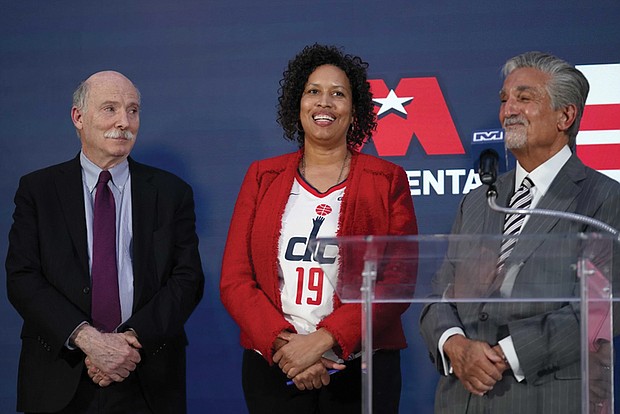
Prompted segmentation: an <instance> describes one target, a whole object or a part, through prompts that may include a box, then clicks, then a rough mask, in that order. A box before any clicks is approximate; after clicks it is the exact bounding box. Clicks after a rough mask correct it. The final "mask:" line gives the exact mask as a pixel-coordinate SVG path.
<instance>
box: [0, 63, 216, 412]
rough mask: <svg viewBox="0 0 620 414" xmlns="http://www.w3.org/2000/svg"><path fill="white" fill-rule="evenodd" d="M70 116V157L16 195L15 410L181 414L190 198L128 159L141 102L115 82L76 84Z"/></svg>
mask: <svg viewBox="0 0 620 414" xmlns="http://www.w3.org/2000/svg"><path fill="white" fill-rule="evenodd" d="M71 117H72V120H73V124H74V125H75V128H76V130H77V133H78V136H79V137H80V140H81V144H82V149H81V151H80V153H79V154H78V156H77V157H75V158H74V159H73V160H70V161H68V162H65V163H62V164H59V165H55V166H52V167H49V168H45V169H42V170H39V171H36V172H33V173H31V174H28V175H26V176H24V177H23V178H22V179H21V181H20V184H19V188H18V190H17V193H16V195H15V213H14V215H13V219H14V223H13V226H12V228H11V231H10V234H9V250H8V255H7V259H6V269H7V291H8V295H9V299H10V301H11V303H12V304H13V306H14V307H15V308H16V309H17V311H18V312H19V314H20V315H21V316H22V318H23V319H24V324H23V328H22V333H21V338H22V352H21V357H20V362H19V378H18V397H17V398H18V401H17V409H18V410H19V411H25V412H33V413H34V412H37V413H39V412H49V413H51V412H54V413H56V412H61V413H183V412H185V411H186V395H185V347H186V345H187V338H186V335H185V331H184V328H183V325H184V323H185V321H186V320H187V319H188V317H189V316H190V314H191V313H192V311H193V310H194V308H195V307H196V305H197V304H198V302H199V301H200V299H201V297H202V292H203V287H204V276H203V272H202V267H201V262H200V256H199V253H198V238H197V236H196V231H195V215H194V201H193V193H192V189H191V187H190V186H189V185H188V184H186V183H185V182H183V181H182V180H181V179H179V178H178V177H176V176H174V175H172V174H170V173H168V172H165V171H162V170H159V169H156V168H153V167H149V166H146V165H143V164H140V163H137V162H135V161H133V160H132V159H131V158H129V153H130V151H131V150H132V148H133V146H134V143H135V141H136V136H137V133H138V128H139V126H140V94H139V92H138V90H137V89H136V87H135V86H134V85H133V83H132V82H131V81H130V80H129V79H127V78H126V77H125V76H123V75H122V74H120V73H118V72H112V71H106V72H99V73H95V74H94V75H92V76H91V77H89V78H88V79H87V80H86V81H84V82H83V83H82V84H81V85H80V86H79V87H78V89H77V90H76V92H75V93H74V96H73V107H72V110H71Z"/></svg>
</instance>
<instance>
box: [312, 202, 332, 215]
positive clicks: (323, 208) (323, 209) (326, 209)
mask: <svg viewBox="0 0 620 414" xmlns="http://www.w3.org/2000/svg"><path fill="white" fill-rule="evenodd" d="M314 211H316V214H318V215H319V216H326V215H328V214H329V213H331V212H332V208H331V207H330V206H328V205H327V204H319V205H318V206H316V209H315V210H314Z"/></svg>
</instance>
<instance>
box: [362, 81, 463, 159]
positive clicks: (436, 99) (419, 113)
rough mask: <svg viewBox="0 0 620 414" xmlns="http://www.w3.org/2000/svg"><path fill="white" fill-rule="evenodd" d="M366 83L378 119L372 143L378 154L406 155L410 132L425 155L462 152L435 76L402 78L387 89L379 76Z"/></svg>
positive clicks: (410, 137) (461, 146) (389, 155)
mask: <svg viewBox="0 0 620 414" xmlns="http://www.w3.org/2000/svg"><path fill="white" fill-rule="evenodd" d="M369 82H370V87H371V91H372V94H373V96H374V102H375V104H376V107H375V113H376V114H377V119H378V123H377V131H376V132H375V134H373V142H374V145H375V147H376V149H377V153H378V154H379V155H380V156H388V157H394V156H397V157H398V156H404V155H406V154H407V150H408V149H409V144H410V143H411V139H412V138H413V136H414V135H415V137H416V138H417V139H418V141H419V142H420V145H421V146H422V148H423V149H424V151H425V152H426V154H428V155H447V154H464V153H465V150H464V149H463V144H462V143H461V139H460V138H459V135H458V132H457V131H456V127H455V126H454V122H453V121H452V116H450V111H449V110H448V105H446V101H445V99H444V97H443V94H442V92H441V88H440V87H439V83H438V82H437V79H436V78H434V77H428V78H403V79H401V80H400V82H399V83H398V86H397V87H396V89H389V90H388V87H387V86H386V84H385V82H384V81H383V80H382V79H373V80H370V81H369Z"/></svg>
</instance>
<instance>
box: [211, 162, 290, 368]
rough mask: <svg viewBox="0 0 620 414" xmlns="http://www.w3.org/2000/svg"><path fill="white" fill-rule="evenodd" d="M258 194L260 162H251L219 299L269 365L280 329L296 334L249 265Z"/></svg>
mask: <svg viewBox="0 0 620 414" xmlns="http://www.w3.org/2000/svg"><path fill="white" fill-rule="evenodd" d="M259 191H260V177H259V162H254V163H253V164H252V165H251V166H250V168H249V170H248V172H247V173H246V176H245V178H244V180H243V184H242V185H241V190H240V192H239V196H238V197H237V202H236V204H235V209H234V211H233V216H232V220H231V223H230V228H229V230H228V238H227V241H226V247H225V249H224V258H223V262H222V273H221V278H220V297H221V300H222V303H223V304H224V307H226V309H227V311H228V312H229V314H230V315H231V316H232V318H233V319H234V320H235V322H236V323H237V324H238V325H239V327H240V328H241V331H242V337H244V336H245V337H246V338H249V340H250V342H251V344H242V345H244V346H246V347H247V346H248V345H249V346H250V347H253V348H254V349H256V350H258V351H259V352H260V353H261V354H262V355H263V357H264V358H265V359H267V361H268V362H269V363H272V354H273V349H272V345H273V342H274V340H275V339H276V337H277V335H278V334H279V333H280V332H281V331H283V330H290V331H291V332H295V329H294V328H293V326H292V325H291V324H290V323H289V322H288V321H287V320H286V319H284V316H283V315H282V312H281V310H280V308H279V307H278V306H277V305H276V304H274V303H273V302H272V301H271V300H270V298H269V297H267V295H266V294H265V293H264V291H263V290H262V289H261V288H260V286H259V285H258V283H257V278H256V274H255V269H254V266H253V264H252V251H251V244H250V238H251V232H252V227H253V225H254V219H255V216H256V208H257V203H258V195H259Z"/></svg>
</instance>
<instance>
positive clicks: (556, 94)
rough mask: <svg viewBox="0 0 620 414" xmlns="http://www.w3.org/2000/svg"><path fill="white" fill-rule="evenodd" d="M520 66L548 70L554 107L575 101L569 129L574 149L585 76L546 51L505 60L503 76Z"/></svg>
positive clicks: (584, 95)
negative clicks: (574, 110)
mask: <svg viewBox="0 0 620 414" xmlns="http://www.w3.org/2000/svg"><path fill="white" fill-rule="evenodd" d="M519 68H533V69H538V70H540V71H541V72H544V73H547V74H549V75H550V76H551V79H550V80H549V82H548V83H547V85H546V87H547V93H548V94H549V97H550V98H551V105H552V106H553V109H560V108H563V107H565V106H568V105H571V104H574V105H575V106H576V107H577V114H576V117H575V122H574V123H573V125H571V126H570V128H569V129H568V131H567V133H568V145H569V146H570V147H571V148H573V147H574V146H575V141H576V139H577V132H579V124H580V123H581V117H582V115H583V109H584V107H585V105H586V98H587V97H588V92H589V91H590V85H589V83H588V80H587V79H586V77H585V76H584V75H583V73H581V72H580V71H579V70H578V69H576V68H575V66H574V65H571V64H570V63H568V62H566V61H564V60H562V59H560V58H558V57H556V56H553V55H550V54H548V53H543V52H526V53H523V54H521V55H518V56H515V57H513V58H510V59H508V61H507V62H506V63H505V64H504V67H503V69H502V74H503V75H504V77H506V76H508V75H509V74H510V73H511V72H512V71H513V70H515V69H519Z"/></svg>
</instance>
